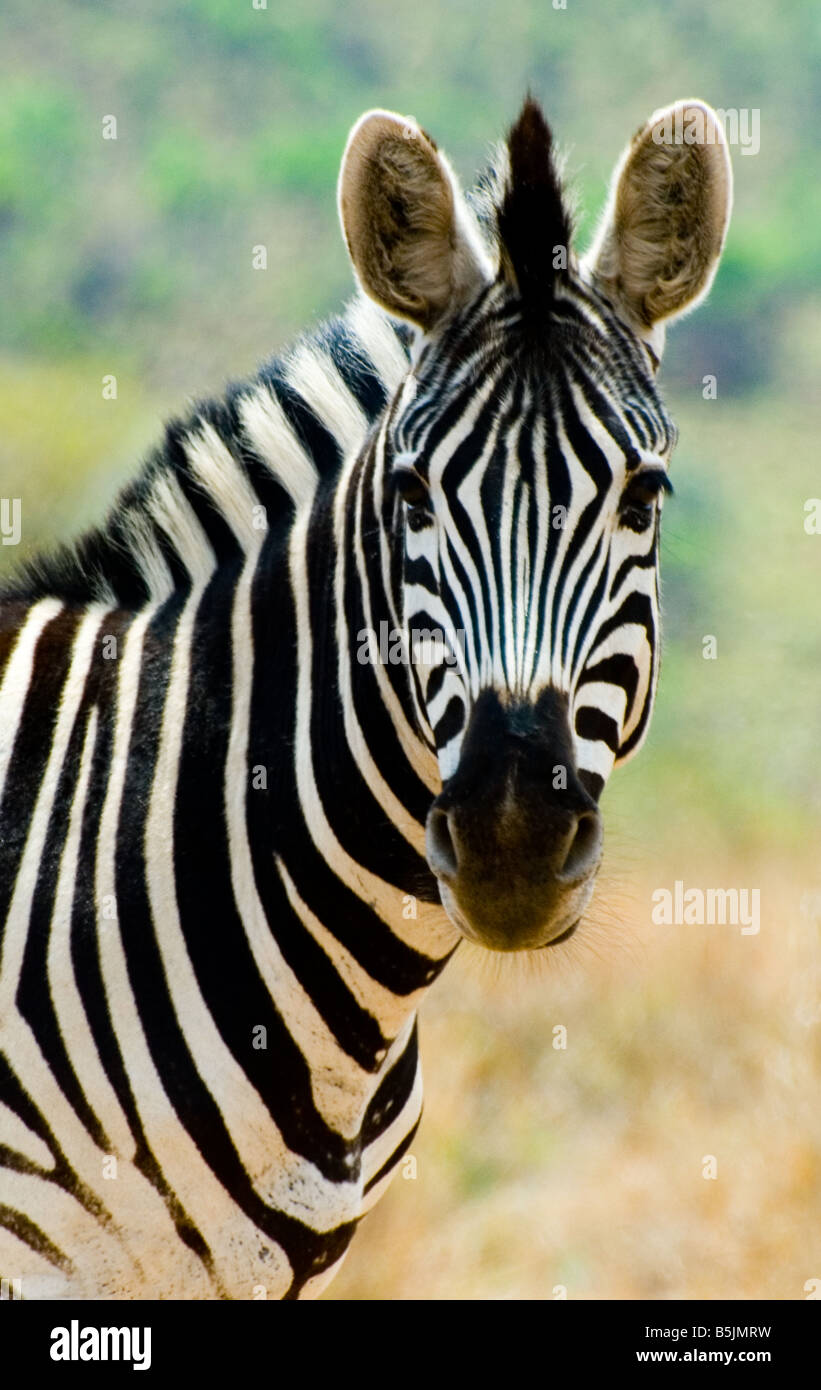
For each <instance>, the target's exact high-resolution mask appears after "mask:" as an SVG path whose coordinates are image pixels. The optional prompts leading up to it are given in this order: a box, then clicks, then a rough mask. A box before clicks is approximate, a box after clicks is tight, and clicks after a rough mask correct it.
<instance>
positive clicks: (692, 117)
mask: <svg viewBox="0 0 821 1390" xmlns="http://www.w3.org/2000/svg"><path fill="white" fill-rule="evenodd" d="M732 195H733V174H732V166H731V164H730V156H729V152H728V149H727V141H726V138H725V135H724V131H723V129H722V126H721V123H720V121H719V119H718V117H717V115H716V113H715V111H713V110H712V108H711V107H709V106H707V105H706V104H705V103H704V102H702V101H695V100H687V101H679V102H676V103H675V105H673V106H668V107H665V108H663V109H662V110H659V111H656V112H655V114H654V115H653V116H651V117H650V120H649V121H648V122H647V124H646V125H645V126H644V127H643V129H641V130H639V131H638V132H637V133H636V135H634V136H633V139H632V141H631V142H630V144H629V145H628V146H627V149H626V150H625V151H624V153H623V155H622V157H621V159H620V160H619V162H618V164H617V165H616V168H615V170H614V173H613V178H612V182H611V188H610V196H609V199H608V202H607V205H606V207H605V210H604V213H603V215H602V219H601V222H600V225H599V228H598V231H597V233H596V236H595V237H594V240H593V244H592V245H591V247H590V249H589V251H588V252H587V253H586V255H585V257H584V259H583V261H582V267H583V270H584V271H585V272H586V273H587V274H588V275H589V276H590V277H591V278H592V280H593V281H594V283H596V284H597V285H598V287H599V288H600V289H601V290H602V291H603V292H604V294H605V295H606V296H607V297H608V298H609V299H610V300H611V302H612V303H613V305H614V307H615V309H616V311H617V312H618V313H619V314H621V315H622V317H623V318H625V319H626V320H627V322H628V323H630V325H631V326H632V327H633V328H634V329H635V331H636V332H637V333H638V335H639V336H640V337H642V338H644V339H645V340H646V341H647V342H648V343H649V345H650V346H651V347H653V348H654V350H655V351H656V354H657V356H660V353H661V346H662V344H663V341H664V328H663V325H664V323H665V322H666V321H668V320H672V319H675V318H678V317H679V316H680V315H681V314H684V313H687V312H688V311H689V310H690V309H693V308H695V306H696V304H698V303H699V302H700V301H701V300H702V299H703V298H704V296H705V295H706V294H707V292H708V290H709V288H710V286H711V284H712V282H713V277H714V276H715V273H716V269H717V268H718V262H719V257H720V255H721V250H722V247H723V245H724V239H725V236H726V234H727V227H728V224H729V220H730V209H731V207H732Z"/></svg>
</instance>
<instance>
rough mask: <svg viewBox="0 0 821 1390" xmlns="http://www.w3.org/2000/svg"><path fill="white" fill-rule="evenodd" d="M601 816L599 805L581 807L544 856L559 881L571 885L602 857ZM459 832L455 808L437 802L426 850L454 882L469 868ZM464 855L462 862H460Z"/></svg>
mask: <svg viewBox="0 0 821 1390" xmlns="http://www.w3.org/2000/svg"><path fill="white" fill-rule="evenodd" d="M603 839H604V835H603V831H602V822H601V816H600V815H599V812H598V810H596V808H595V807H593V808H591V809H589V810H583V811H580V812H579V813H578V814H577V815H575V816H573V817H572V818H571V824H570V826H569V827H568V829H567V830H566V833H565V834H564V836H563V837H562V838H561V840H560V842H559V843H558V844H557V845H555V847H554V848H553V850H552V852H551V851H547V853H546V854H545V856H544V860H545V867H547V868H548V869H549V870H550V871H552V876H553V877H554V878H555V880H556V882H557V883H558V884H561V885H562V886H566V887H568V888H570V887H573V886H574V885H575V884H577V883H581V882H582V881H583V880H584V879H586V878H588V877H589V876H590V874H591V873H592V872H593V870H594V869H595V868H596V867H597V865H598V862H599V860H600V858H601V852H602V842H603ZM457 842H458V832H457V831H456V825H455V816H454V812H453V811H452V810H446V809H445V808H444V807H442V806H437V805H436V804H435V803H434V805H433V806H432V807H431V809H430V812H429V814H428V819H427V825H426V828H425V853H426V855H427V860H428V863H429V865H430V867H431V869H432V870H433V872H434V873H435V874H436V877H437V878H441V879H444V881H445V882H446V883H451V882H453V880H454V879H455V878H456V877H457V876H458V874H459V872H460V869H464V868H465V862H464V861H465V860H466V859H467V857H468V856H467V855H465V854H464V853H463V854H462V856H460V854H459V852H458V849H457ZM460 859H461V862H460Z"/></svg>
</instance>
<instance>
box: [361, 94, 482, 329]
mask: <svg viewBox="0 0 821 1390" xmlns="http://www.w3.org/2000/svg"><path fill="white" fill-rule="evenodd" d="M338 196H339V217H340V221H341V223H342V230H343V233H344V235H345V240H346V242H347V244H348V250H349V252H350V256H351V260H352V262H353V266H354V270H355V271H356V274H357V277H358V279H359V282H360V284H361V286H362V289H363V290H364V291H365V293H366V294H367V295H369V296H370V298H371V299H373V300H375V301H376V303H377V304H381V305H382V307H383V308H384V309H387V310H388V312H389V313H391V314H394V315H397V316H398V317H399V318H405V319H410V320H411V322H412V323H415V324H416V325H417V326H418V327H420V328H422V329H423V330H425V331H429V330H430V329H432V328H433V327H434V326H435V325H436V323H437V322H438V321H439V320H440V319H442V318H443V317H444V316H445V315H447V314H448V313H450V312H452V311H453V310H454V309H457V308H459V307H460V306H461V305H463V304H466V303H467V302H468V301H469V300H470V299H471V298H472V297H473V296H474V295H475V294H476V293H478V291H479V290H480V289H481V288H482V286H483V285H485V284H487V283H489V282H490V280H492V278H493V276H492V271H491V269H490V265H489V261H488V257H487V253H486V252H485V249H484V246H483V243H482V239H481V236H480V233H479V230H478V227H477V225H476V222H475V219H474V216H473V213H472V212H471V211H470V209H469V208H468V206H467V204H466V202H465V200H464V197H463V195H462V193H461V190H460V188H459V185H458V182H457V179H456V176H455V174H454V173H453V171H452V170H451V168H450V165H449V164H448V162H447V160H446V159H445V157H444V155H443V154H441V153H440V152H439V150H437V148H436V145H435V144H434V142H433V140H431V138H430V136H429V135H427V134H426V133H425V131H424V130H422V129H421V127H420V126H418V125H417V123H416V121H414V120H412V119H411V118H409V117H403V116H397V115H394V113H393V112H391V111H368V112H367V113H366V114H365V115H364V116H362V118H361V119H360V120H359V121H357V123H356V125H355V126H354V127H353V130H352V131H351V133H350V136H349V137H348V143H347V146H346V148H345V154H344V156H343V159H342V168H341V171H340V175H339V190H338Z"/></svg>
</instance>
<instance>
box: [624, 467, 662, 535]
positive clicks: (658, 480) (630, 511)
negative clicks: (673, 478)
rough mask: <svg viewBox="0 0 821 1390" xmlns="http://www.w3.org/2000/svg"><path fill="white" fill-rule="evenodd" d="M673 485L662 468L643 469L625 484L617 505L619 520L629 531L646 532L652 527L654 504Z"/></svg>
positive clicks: (654, 512)
mask: <svg viewBox="0 0 821 1390" xmlns="http://www.w3.org/2000/svg"><path fill="white" fill-rule="evenodd" d="M672 491H673V485H672V483H671V482H670V479H669V478H668V476H667V474H666V473H665V471H664V469H663V468H644V469H642V471H641V472H640V473H636V474H635V475H634V476H633V477H632V478H631V479H630V482H629V483H628V484H627V487H626V488H625V490H624V492H623V493H622V497H621V502H620V503H619V520H620V522H621V524H622V526H626V527H627V529H628V530H629V531H647V530H649V529H650V527H651V526H652V525H653V521H654V518H655V515H656V503H657V502H658V499H659V497H660V496H661V494H662V493H663V492H667V493H672Z"/></svg>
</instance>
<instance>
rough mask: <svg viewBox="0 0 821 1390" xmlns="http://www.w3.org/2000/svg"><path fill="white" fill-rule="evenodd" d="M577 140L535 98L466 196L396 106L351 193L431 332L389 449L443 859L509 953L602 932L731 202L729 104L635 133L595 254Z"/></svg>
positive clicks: (479, 925) (691, 106) (400, 579)
mask: <svg viewBox="0 0 821 1390" xmlns="http://www.w3.org/2000/svg"><path fill="white" fill-rule="evenodd" d="M551 146H552V138H551V133H550V130H549V128H548V126H547V124H546V122H545V120H544V117H543V115H542V113H541V110H540V109H539V107H538V106H537V104H536V103H535V102H533V101H532V100H530V99H529V100H528V101H527V102H526V103H525V105H524V108H523V110H522V113H521V115H520V116H519V119H518V121H517V122H516V124H515V125H514V127H513V128H512V130H511V131H510V133H509V136H508V139H507V142H506V144H503V145H502V146H501V147H500V148H499V151H498V153H497V156H496V160H495V163H494V167H493V169H492V170H491V172H490V173H489V174H488V175H487V176H485V178H484V180H483V181H482V183H480V185H479V188H478V189H477V190H476V191H475V192H474V193H473V194H472V195H469V196H467V197H466V196H464V195H463V194H462V192H461V191H460V188H459V186H458V183H457V180H456V178H455V176H454V174H453V172H452V170H451V168H450V166H449V164H448V162H447V160H446V159H445V157H444V156H443V155H442V153H441V152H440V151H439V150H438V149H437V147H436V145H435V144H434V142H433V140H432V139H431V138H430V137H429V136H428V135H427V134H426V133H425V132H424V131H423V130H422V129H421V128H420V127H419V126H418V125H417V124H416V122H415V121H412V120H409V119H406V118H402V117H399V116H396V115H392V114H391V113H389V112H385V111H373V112H370V113H368V114H367V115H365V116H363V117H362V119H361V120H360V121H359V122H358V124H357V125H356V126H355V127H354V129H353V131H352V133H351V136H350V139H349V142H348V146H347V149H346V152H345V157H344V160H343V165H342V173H341V177H340V190H339V192H340V215H341V220H342V225H343V229H344V232H345V237H346V240H347V243H348V247H349V251H350V254H351V258H352V261H353V265H354V268H355V270H356V273H357V276H358V279H359V282H360V285H361V287H362V289H363V290H364V292H365V293H366V294H367V295H368V296H369V297H370V298H371V299H372V300H374V301H376V303H377V304H379V305H380V306H381V307H382V308H383V309H385V310H387V311H388V313H389V314H390V315H392V316H393V317H398V318H401V319H403V320H405V321H407V322H409V323H410V324H411V325H412V329H413V332H412V343H411V349H410V367H409V370H408V372H407V375H406V376H405V378H404V380H403V381H402V383H401V385H400V387H399V389H398V390H397V392H396V394H395V396H394V398H393V400H392V402H391V404H390V406H389V408H388V410H387V411H386V412H385V414H384V416H383V417H382V419H381V421H380V424H379V430H378V438H377V445H376V450H377V456H378V459H379V470H378V478H379V480H380V486H381V488H382V498H383V508H382V514H383V516H385V517H386V518H387V529H388V532H389V537H390V540H389V547H388V548H389V551H390V565H391V569H392V573H393V591H394V593H395V595H396V608H397V613H398V614H399V615H400V617H401V621H402V622H403V623H404V625H405V631H406V634H407V641H408V643H409V648H410V651H411V654H412V656H413V658H414V659H413V660H412V661H411V663H410V672H411V677H410V679H411V685H412V699H413V705H414V710H415V716H414V718H415V722H416V724H417V728H418V731H419V732H420V734H421V737H422V738H423V739H424V741H425V742H426V743H427V745H428V747H429V748H430V749H431V750H432V751H435V755H436V757H437V758H438V768H439V774H440V776H441V791H440V792H439V794H438V795H437V796H436V797H435V800H434V801H433V804H432V806H431V809H430V812H429V815H428V818H427V826H426V853H427V858H428V863H429V865H430V868H431V869H432V870H433V872H434V874H435V875H436V878H437V879H438V883H439V889H440V894H441V898H442V901H443V903H444V905H445V908H446V910H447V912H448V914H449V915H450V917H451V919H452V921H453V922H454V924H455V925H456V926H457V927H458V928H459V929H460V930H461V931H462V933H463V934H464V935H465V936H467V937H468V938H470V939H472V940H475V941H478V942H481V943H482V944H483V945H486V946H489V947H491V948H494V949H496V950H503V951H509V950H519V949H527V948H534V947H540V946H545V945H548V944H551V943H553V942H556V941H558V940H560V939H563V938H565V937H567V936H569V935H570V933H571V932H572V931H573V930H574V929H575V927H576V926H577V925H578V922H579V919H580V917H581V915H582V913H583V912H584V910H585V908H586V906H587V904H588V902H589V900H590V897H591V895H592V892H593V884H594V879H595V875H596V872H597V869H598V866H599V862H600V858H601V851H602V819H601V812H600V810H599V805H598V803H599V797H600V794H601V791H602V788H603V786H604V784H605V782H606V781H607V778H608V776H609V775H610V772H611V770H612V768H613V766H614V765H615V764H616V763H619V762H623V761H624V760H625V759H627V758H628V757H630V756H631V754H633V753H634V752H635V751H636V749H637V748H638V747H639V745H640V744H641V742H642V739H643V738H644V735H645V733H646V731H647V727H648V723H649V719H650V713H651V708H652V703H653V698H654V692H655V685H656V678H657V672H658V629H659V613H658V541H659V522H660V514H661V508H662V501H663V498H664V494H665V492H669V491H670V490H671V489H670V484H669V481H668V462H669V458H670V453H671V449H672V447H673V444H674V440H675V431H674V427H673V425H672V423H671V421H670V418H669V416H668V414H667V412H666V410H665V408H664V405H663V403H662V401H661V398H660V396H659V393H658V390H657V386H656V381H655V376H656V372H657V368H658V365H659V359H660V356H661V351H662V346H663V339H664V329H665V326H666V323H667V321H668V320H671V319H674V318H676V317H677V316H679V315H680V314H682V313H684V312H686V311H687V310H689V309H691V308H692V307H693V306H694V305H695V304H696V303H697V302H698V301H699V300H700V299H701V298H703V296H704V295H705V294H706V293H707V291H708V289H709V286H710V284H711V282H712V279H713V276H714V274H715V270H716V267H717V264H718V258H719V255H720V251H721V247H722V244H723V241H724V236H725V233H726V228H727V222H728V217H729V209H730V203H731V167H730V163H729V158H728V153H727V147H726V141H725V138H724V134H723V131H722V129H721V125H720V123H719V121H718V119H717V117H716V116H715V113H714V112H712V111H711V109H710V108H709V107H707V106H705V105H703V104H702V103H700V102H694V101H686V102H682V103H679V104H677V105H676V106H674V107H670V108H668V109H666V110H663V111H659V112H656V114H655V115H654V116H653V117H652V118H651V119H650V121H649V122H648V123H647V125H646V126H645V127H644V128H643V129H642V130H641V131H639V133H638V134H637V135H636V136H635V137H634V138H633V140H632V142H631V143H630V145H629V146H628V148H627V149H626V151H625V153H624V155H623V157H622V159H621V160H620V162H619V164H618V165H617V167H616V170H615V174H614V177H613V182H612V188H611V194H610V198H609V201H608V203H607V206H606V208H605V211H604V213H603V216H602V220H601V223H600V226H599V230H598V233H597V234H596V236H595V238H594V242H593V245H592V246H591V248H590V250H589V251H588V252H587V254H586V255H585V256H584V257H577V256H576V254H575V252H574V249H573V246H572V228H571V216H570V214H569V212H568V209H567V206H566V203H565V200H564V195H563V192H562V188H561V185H560V180H559V175H558V172H557V168H556V163H555V160H554V156H553V152H552V148H551Z"/></svg>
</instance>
